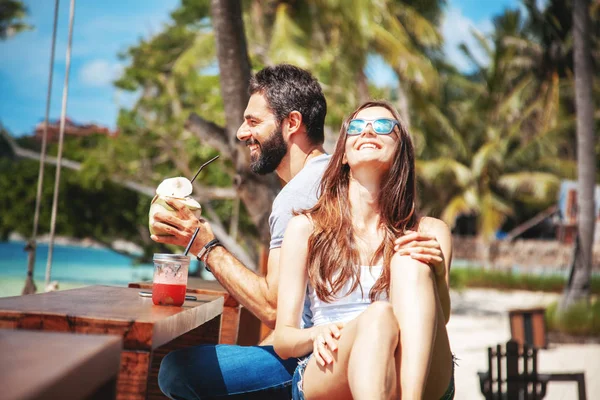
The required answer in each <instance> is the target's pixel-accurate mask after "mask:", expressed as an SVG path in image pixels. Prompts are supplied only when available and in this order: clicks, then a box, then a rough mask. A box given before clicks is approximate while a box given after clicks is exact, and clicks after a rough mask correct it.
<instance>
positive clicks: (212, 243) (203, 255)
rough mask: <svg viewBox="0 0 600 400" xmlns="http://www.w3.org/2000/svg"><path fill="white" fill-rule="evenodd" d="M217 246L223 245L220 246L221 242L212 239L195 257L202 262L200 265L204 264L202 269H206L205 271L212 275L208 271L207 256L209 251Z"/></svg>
mask: <svg viewBox="0 0 600 400" xmlns="http://www.w3.org/2000/svg"><path fill="white" fill-rule="evenodd" d="M217 246H223V244H221V242H220V241H219V239H216V238H215V239H213V240H211V241H210V242H208V243H206V244H205V245H204V247H202V249H201V250H200V251H199V252H198V254H197V255H196V258H197V259H198V261H202V263H204V267H205V268H206V270H207V271H208V272H210V273H212V271H211V270H210V268H209V267H208V263H207V260H208V254H209V253H210V251H211V250H212V249H213V248H215V247H217Z"/></svg>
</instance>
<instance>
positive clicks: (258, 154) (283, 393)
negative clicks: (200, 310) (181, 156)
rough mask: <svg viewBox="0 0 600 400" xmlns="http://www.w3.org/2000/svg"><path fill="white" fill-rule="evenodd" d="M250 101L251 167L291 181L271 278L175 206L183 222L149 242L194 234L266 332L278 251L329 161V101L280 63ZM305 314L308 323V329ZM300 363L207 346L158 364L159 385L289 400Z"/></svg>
mask: <svg viewBox="0 0 600 400" xmlns="http://www.w3.org/2000/svg"><path fill="white" fill-rule="evenodd" d="M249 93H250V100H249V101H248V106H247V107H246V110H245V112H244V122H243V124H242V125H241V126H240V128H239V130H238V132H237V137H238V139H239V140H242V141H245V142H246V145H247V146H248V148H249V149H250V159H251V168H252V170H253V172H256V173H258V174H267V173H270V172H274V171H275V172H276V173H277V175H278V176H279V178H280V179H281V180H282V181H284V182H286V185H285V187H284V188H283V189H282V190H281V192H280V193H279V194H278V195H277V197H276V199H275V201H274V202H273V208H272V212H271V216H270V218H269V227H270V232H271V243H270V250H269V257H268V266H267V275H266V276H265V277H262V276H258V275H256V274H255V273H253V272H252V271H250V270H249V269H247V268H246V267H245V266H244V265H243V264H242V263H241V262H240V261H239V260H237V259H236V258H235V257H234V256H233V255H232V254H231V253H229V252H228V251H227V249H225V248H224V247H223V246H220V244H219V243H218V242H216V241H215V240H214V239H215V237H214V235H213V233H212V230H211V228H210V225H209V224H208V223H207V222H206V221H204V220H198V219H197V218H196V217H194V216H193V215H192V213H191V212H189V211H188V210H187V208H186V207H185V206H184V205H183V203H181V202H179V201H176V200H173V201H169V203H170V204H171V206H172V207H173V208H175V209H176V210H177V214H178V216H177V217H175V216H172V215H170V214H166V213H157V214H155V216H154V218H155V221H156V222H155V223H154V226H153V227H154V229H155V230H156V231H157V232H158V233H161V234H162V235H165V236H155V235H153V236H152V239H153V240H154V241H156V242H159V243H170V244H176V245H179V246H185V245H186V244H187V243H188V242H189V240H190V238H191V236H192V233H193V232H194V230H195V229H196V227H198V228H200V230H199V233H198V236H197V237H196V240H195V241H194V243H193V245H192V248H191V250H190V253H191V254H194V255H199V257H200V258H201V259H202V261H204V262H205V263H206V264H207V265H208V266H209V267H210V269H211V271H212V273H213V274H214V276H215V277H216V278H217V280H218V281H219V282H220V283H221V284H222V285H223V286H224V287H225V288H226V289H227V290H228V291H229V293H231V294H232V295H233V296H234V297H235V298H236V299H237V300H238V301H239V302H240V303H241V304H242V305H243V306H244V307H246V308H247V309H248V310H250V311H251V312H252V313H253V314H255V315H256V316H257V317H258V318H259V319H260V320H261V321H262V322H263V323H265V324H266V325H267V326H269V327H271V328H274V327H275V315H276V307H277V284H278V280H279V252H280V247H281V243H282V241H283V234H284V232H285V228H286V226H287V223H288V222H289V220H290V219H291V217H292V212H293V210H301V209H307V208H310V207H312V206H313V205H314V204H315V202H316V200H317V191H318V186H319V182H320V180H321V176H322V174H323V171H324V170H325V167H326V166H327V164H328V162H329V158H330V157H329V155H327V154H325V151H324V149H323V141H324V122H325V114H326V113H327V104H326V101H325V96H324V95H323V92H322V90H321V87H320V85H319V83H318V82H317V80H316V79H315V78H314V77H313V76H312V75H311V74H310V73H309V72H307V71H305V70H302V69H300V68H297V67H294V66H292V65H287V64H282V65H276V66H274V67H267V68H265V69H263V70H261V71H259V72H258V73H257V74H256V75H255V76H254V77H253V78H252V79H251V80H250V87H249ZM309 313H310V310H309V309H307V307H305V318H304V319H305V323H309V322H310V315H309ZM296 365H297V360H295V359H289V360H281V359H280V358H279V357H278V356H277V355H276V354H275V352H274V351H273V347H272V346H253V347H241V346H235V345H217V346H214V345H203V346H196V347H193V348H189V349H184V350H179V351H176V352H173V353H170V354H169V355H167V356H166V357H165V359H164V360H163V362H162V364H161V369H160V373H159V385H160V388H161V390H162V391H163V392H164V393H165V394H166V395H167V396H170V397H171V398H174V399H188V398H193V399H198V398H201V399H204V398H212V397H219V396H228V395H234V396H232V397H230V398H235V397H238V398H244V399H249V398H253V397H256V398H258V397H260V398H269V399H277V398H282V399H283V398H286V399H289V398H290V385H291V380H292V375H293V373H294V369H295V368H296Z"/></svg>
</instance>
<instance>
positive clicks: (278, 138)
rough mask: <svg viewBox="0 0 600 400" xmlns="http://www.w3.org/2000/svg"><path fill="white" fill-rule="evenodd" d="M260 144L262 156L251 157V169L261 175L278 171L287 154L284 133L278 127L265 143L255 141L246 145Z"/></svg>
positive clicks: (252, 140) (251, 140) (249, 141)
mask: <svg viewBox="0 0 600 400" xmlns="http://www.w3.org/2000/svg"><path fill="white" fill-rule="evenodd" d="M250 144H258V145H259V148H260V154H259V155H258V156H256V155H252V156H250V157H251V159H250V169H251V170H252V172H254V173H256V174H260V175H265V174H269V173H271V172H273V171H275V170H276V169H277V167H278V166H279V164H280V163H281V160H283V157H285V155H286V154H287V144H286V143H285V141H284V140H283V131H282V129H281V127H280V126H279V127H277V128H276V129H275V131H274V132H273V133H272V134H271V136H269V138H268V139H266V140H265V141H264V143H262V144H260V143H259V142H258V141H257V140H255V139H250V140H248V141H246V145H250Z"/></svg>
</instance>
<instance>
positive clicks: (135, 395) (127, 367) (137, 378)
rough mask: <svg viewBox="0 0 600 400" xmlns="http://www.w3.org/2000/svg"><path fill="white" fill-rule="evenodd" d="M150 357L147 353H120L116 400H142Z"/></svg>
mask: <svg viewBox="0 0 600 400" xmlns="http://www.w3.org/2000/svg"><path fill="white" fill-rule="evenodd" d="M150 361H151V356H150V352H149V351H123V352H121V367H120V370H119V377H118V378H117V400H144V399H145V398H146V386H147V382H148V369H149V367H150Z"/></svg>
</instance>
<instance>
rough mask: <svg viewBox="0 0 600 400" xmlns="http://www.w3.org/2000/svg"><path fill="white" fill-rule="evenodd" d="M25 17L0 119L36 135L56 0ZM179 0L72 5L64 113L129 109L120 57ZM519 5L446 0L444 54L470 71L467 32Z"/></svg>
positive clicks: (64, 13) (59, 83)
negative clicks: (120, 80)
mask: <svg viewBox="0 0 600 400" xmlns="http://www.w3.org/2000/svg"><path fill="white" fill-rule="evenodd" d="M69 3H70V1H67V0H62V1H61V2H60V8H59V19H58V31H57V44H56V53H55V57H56V58H55V66H54V77H53V84H52V85H53V87H52V97H51V108H50V118H51V119H58V118H59V117H60V109H61V102H62V96H63V84H64V80H65V67H66V63H65V56H66V49H67V41H68V25H69V5H70V4H69ZM25 4H26V5H27V7H28V9H29V17H28V18H27V22H28V23H29V24H30V25H33V26H34V27H35V28H34V30H32V31H28V32H23V33H20V34H18V35H16V36H14V37H12V38H10V39H8V40H6V41H3V42H0V93H1V95H0V123H1V124H2V125H3V126H4V127H5V128H6V129H7V130H8V131H9V132H10V133H11V134H13V135H15V136H21V135H24V134H30V133H32V132H33V130H34V127H35V125H36V124H37V123H38V122H40V121H43V119H44V114H45V110H46V91H47V85H48V72H49V71H48V69H49V59H50V49H51V39H52V23H53V16H54V1H50V0H45V1H39V0H26V1H25ZM178 5H179V0H128V1H117V0H103V1H81V0H80V1H78V2H77V4H76V7H75V23H74V28H73V45H72V49H73V50H72V55H71V70H70V73H69V91H68V103H67V115H68V116H69V117H70V118H72V119H73V120H75V121H76V122H80V123H98V124H100V125H104V126H108V127H109V128H111V129H115V127H116V119H117V113H118V110H119V108H120V107H128V106H131V105H132V104H133V103H134V102H135V95H134V94H131V93H128V92H124V91H121V90H118V89H116V88H115V87H114V86H113V85H112V81H113V80H115V79H116V78H117V77H118V76H119V73H120V72H121V71H122V69H123V67H124V63H123V61H121V60H119V58H118V54H119V53H121V52H124V51H125V50H127V48H129V47H130V46H133V45H135V44H136V43H137V42H138V40H139V39H140V38H148V37H151V36H152V35H153V34H156V33H158V32H160V30H161V27H162V25H163V24H165V23H167V22H168V21H169V18H170V17H169V13H170V12H171V11H172V10H173V9H175V8H176V7H177V6H178ZM517 7H522V6H521V4H520V2H519V0H483V1H482V0H448V1H447V6H446V9H445V14H444V20H443V23H442V27H441V30H442V34H443V35H444V40H445V45H444V51H445V54H446V56H447V57H448V59H449V61H451V62H452V63H454V64H455V65H456V66H457V67H458V68H460V69H461V70H468V69H469V68H470V65H469V62H468V60H467V59H465V58H464V56H463V55H462V54H461V53H460V51H459V50H458V45H459V44H460V43H461V42H463V41H464V42H466V43H467V44H469V45H471V46H470V47H472V48H473V49H475V51H474V53H475V56H476V57H477V58H478V60H480V61H482V62H485V57H484V54H483V52H482V51H481V50H478V48H477V46H476V44H475V41H474V40H473V39H472V37H471V34H470V32H471V30H472V29H477V30H479V31H481V32H482V33H488V32H490V31H491V29H492V18H493V17H494V16H495V15H497V14H499V13H501V12H502V11H503V10H504V9H506V8H517ZM367 75H368V76H369V77H370V78H371V80H372V81H373V82H374V83H375V84H376V85H379V86H382V85H386V84H390V83H393V82H394V80H395V78H394V76H393V73H392V72H391V71H390V70H389V68H386V66H385V64H384V63H383V62H382V61H381V60H380V59H377V58H373V59H371V60H369V63H368V64H367Z"/></svg>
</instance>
